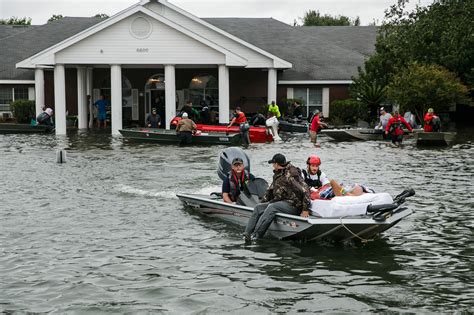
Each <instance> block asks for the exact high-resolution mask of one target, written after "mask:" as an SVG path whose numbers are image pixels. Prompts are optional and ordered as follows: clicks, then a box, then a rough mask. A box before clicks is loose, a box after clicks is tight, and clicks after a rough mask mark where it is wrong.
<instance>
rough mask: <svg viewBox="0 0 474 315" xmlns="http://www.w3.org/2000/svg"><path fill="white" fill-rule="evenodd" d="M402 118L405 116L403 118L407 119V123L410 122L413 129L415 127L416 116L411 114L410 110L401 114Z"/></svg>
mask: <svg viewBox="0 0 474 315" xmlns="http://www.w3.org/2000/svg"><path fill="white" fill-rule="evenodd" d="M403 118H405V120H406V121H407V123H409V124H410V126H411V127H412V128H413V129H415V128H417V127H418V126H417V124H416V117H415V115H413V113H412V112H410V111H406V112H405V114H403Z"/></svg>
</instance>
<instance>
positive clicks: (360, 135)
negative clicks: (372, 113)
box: [321, 128, 419, 141]
mask: <svg viewBox="0 0 474 315" xmlns="http://www.w3.org/2000/svg"><path fill="white" fill-rule="evenodd" d="M404 131H405V137H409V136H411V134H412V133H410V132H408V130H404ZM384 132H385V131H384V130H383V129H371V128H348V129H323V130H321V134H322V135H326V136H328V137H330V138H332V139H333V140H336V141H370V140H384V136H383V135H384ZM418 132H419V129H415V130H414V134H416V133H418ZM387 139H390V137H388V138H387Z"/></svg>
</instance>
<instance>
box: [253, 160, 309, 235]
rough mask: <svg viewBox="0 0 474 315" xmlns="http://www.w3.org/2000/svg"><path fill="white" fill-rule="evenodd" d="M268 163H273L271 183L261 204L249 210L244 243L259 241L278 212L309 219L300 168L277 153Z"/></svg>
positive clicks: (307, 193)
mask: <svg viewBox="0 0 474 315" xmlns="http://www.w3.org/2000/svg"><path fill="white" fill-rule="evenodd" d="M268 163H269V164H273V182H272V184H271V185H270V187H269V188H268V190H267V192H266V193H265V195H264V196H263V198H262V200H261V201H262V203H259V204H257V205H256V206H255V208H254V209H253V213H252V216H251V217H250V219H249V221H248V223H247V227H246V228H245V233H244V237H245V241H250V240H257V239H259V238H262V237H263V236H264V235H265V232H266V231H267V229H268V227H269V226H270V224H271V223H272V222H273V219H274V218H275V215H276V214H277V213H279V212H283V213H287V214H292V215H301V216H302V217H308V216H309V212H308V210H309V206H310V204H311V199H310V198H309V189H308V186H307V185H306V184H305V182H304V180H303V178H302V177H301V171H300V169H299V168H297V167H295V166H293V165H292V164H291V163H290V162H289V161H287V160H286V158H285V156H284V155H283V154H280V153H278V154H275V155H274V156H273V158H272V159H271V160H270V161H268Z"/></svg>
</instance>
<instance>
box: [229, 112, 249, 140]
mask: <svg viewBox="0 0 474 315" xmlns="http://www.w3.org/2000/svg"><path fill="white" fill-rule="evenodd" d="M234 124H235V125H238V126H239V128H240V136H241V137H242V141H243V143H244V145H245V146H248V145H249V144H250V136H249V129H250V125H249V123H248V122H247V117H245V114H244V112H243V111H242V110H241V109H240V107H239V106H237V107H236V108H235V110H234V117H233V118H232V120H231V121H230V123H229V125H228V126H227V128H230V127H231V126H232V125H234Z"/></svg>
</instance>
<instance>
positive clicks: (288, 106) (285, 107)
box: [267, 98, 306, 116]
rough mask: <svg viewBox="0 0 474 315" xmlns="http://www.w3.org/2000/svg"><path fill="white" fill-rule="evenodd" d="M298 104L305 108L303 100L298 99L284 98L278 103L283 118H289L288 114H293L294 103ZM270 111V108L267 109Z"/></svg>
mask: <svg viewBox="0 0 474 315" xmlns="http://www.w3.org/2000/svg"><path fill="white" fill-rule="evenodd" d="M294 102H298V103H299V104H300V105H301V106H303V107H304V106H305V103H306V102H305V101H304V100H301V99H296V98H283V99H281V101H280V102H279V103H278V107H279V109H280V114H282V115H283V116H287V115H288V114H290V113H292V110H293V103H294ZM267 109H268V107H267Z"/></svg>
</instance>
